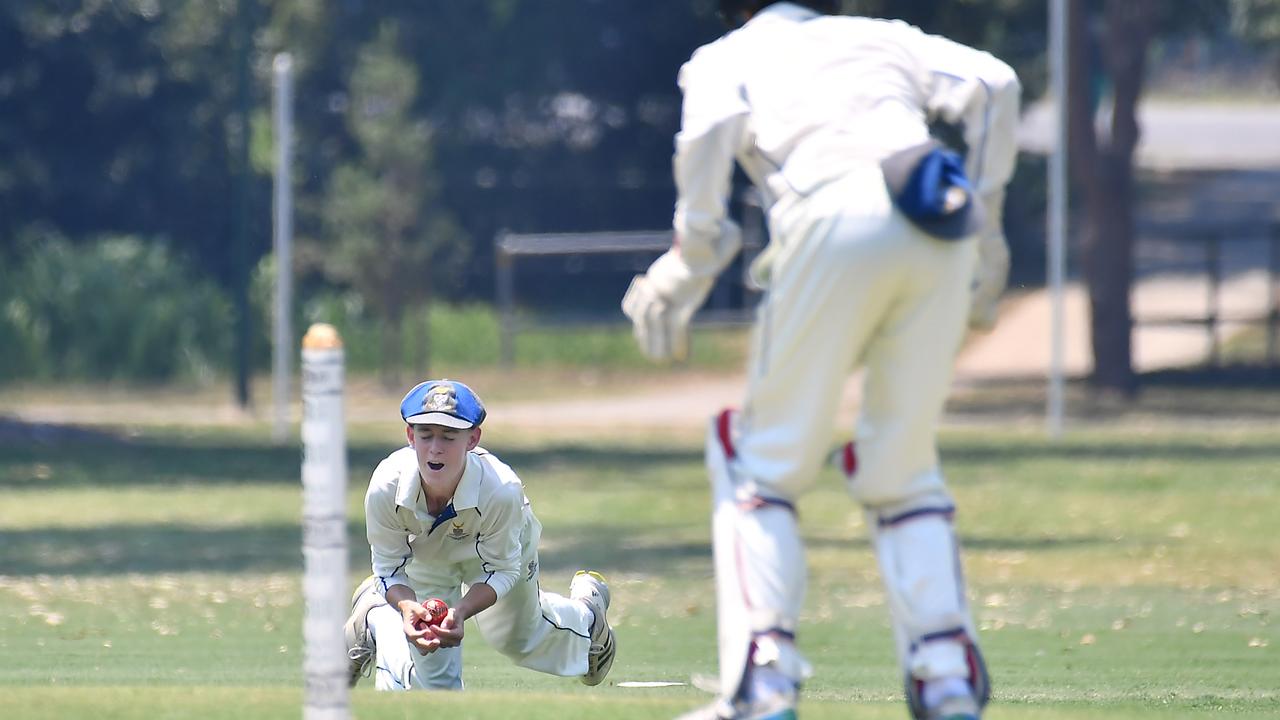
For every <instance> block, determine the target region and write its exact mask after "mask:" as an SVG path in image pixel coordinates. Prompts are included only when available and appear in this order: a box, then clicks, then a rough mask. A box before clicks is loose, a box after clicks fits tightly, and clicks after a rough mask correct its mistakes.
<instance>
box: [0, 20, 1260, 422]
mask: <svg viewBox="0 0 1280 720" xmlns="http://www.w3.org/2000/svg"><path fill="white" fill-rule="evenodd" d="M1070 5H1071V29H1070V35H1071V40H1070V43H1069V44H1070V47H1071V48H1072V49H1073V54H1072V59H1071V65H1072V70H1073V75H1072V77H1073V81H1072V86H1071V88H1070V92H1069V105H1070V108H1069V116H1070V118H1071V126H1070V137H1071V146H1070V159H1071V168H1070V169H1071V178H1072V191H1071V195H1070V197H1071V206H1070V207H1071V212H1070V215H1071V224H1070V229H1069V232H1068V234H1067V237H1068V254H1067V257H1068V280H1069V284H1068V286H1067V290H1066V300H1065V302H1066V306H1065V307H1066V312H1067V330H1068V332H1067V342H1066V370H1067V372H1068V373H1069V377H1070V378H1071V379H1072V380H1073V381H1075V380H1078V381H1081V388H1082V392H1084V393H1085V395H1082V396H1081V397H1084V398H1094V397H1101V396H1104V395H1105V396H1110V397H1116V398H1120V399H1121V402H1124V401H1127V400H1132V399H1135V398H1137V397H1138V396H1139V390H1140V388H1142V387H1143V385H1144V379H1145V381H1146V384H1147V385H1148V386H1150V385H1152V384H1153V383H1156V382H1158V381H1160V379H1161V378H1164V379H1169V378H1170V377H1173V375H1178V376H1179V377H1187V376H1190V375H1194V376H1195V377H1197V378H1202V377H1203V376H1204V375H1205V372H1206V371H1208V372H1209V373H1210V374H1211V375H1213V376H1215V377H1217V378H1219V379H1221V378H1224V377H1228V376H1230V377H1233V378H1244V379H1245V381H1246V382H1248V383H1273V382H1275V379H1276V373H1275V369H1276V364H1277V350H1276V327H1277V304H1278V301H1277V290H1276V272H1277V270H1276V268H1277V265H1280V258H1278V257H1277V255H1278V254H1280V248H1277V243H1280V240H1277V235H1276V233H1275V230H1274V227H1273V222H1274V220H1275V218H1276V210H1275V204H1276V203H1275V198H1276V197H1277V192H1278V191H1280V50H1278V49H1277V40H1278V39H1280V2H1273V1H1271V0H1170V1H1168V2H1154V1H1146V2H1131V3H1120V2H1101V1H1095V2H1074V3H1071V4H1070ZM714 10H715V3H714V2H713V0H690V1H689V2H664V3H622V2H607V1H604V0H594V1H592V0H574V1H573V2H569V1H568V0H541V1H539V2H531V1H527V0H526V1H522V0H475V1H473V2H461V3H459V2H428V3H377V2H370V1H367V0H334V1H333V2H326V3H318V2H312V1H308V0H279V1H275V2H262V1H261V0H219V1H217V2H209V1H205V0H166V1H165V2H160V1H159V0H115V1H107V0H45V1H42V2H6V3H3V5H0V396H8V397H9V398H10V403H9V405H10V406H11V407H10V409H11V413H10V414H11V415H12V414H13V412H12V411H14V410H15V408H16V407H17V405H21V404H23V403H21V402H19V400H23V399H24V398H25V399H26V400H24V402H26V401H28V400H31V398H32V396H31V395H30V394H28V393H30V392H33V391H34V392H37V393H43V395H42V397H46V398H47V397H50V396H49V394H48V393H50V392H53V393H55V394H56V392H58V391H59V390H65V389H66V388H68V387H70V386H73V385H76V384H85V383H89V384H92V385H93V386H94V387H95V388H96V390H95V392H98V393H106V392H108V390H107V388H133V389H138V388H155V387H158V386H170V387H182V388H184V389H186V390H191V389H197V390H205V391H209V392H210V393H212V394H211V395H210V397H217V398H219V400H220V401H222V400H225V401H226V402H228V403H231V404H234V405H235V406H236V407H238V408H240V409H241V411H248V412H250V413H253V412H255V411H261V409H262V408H263V407H264V406H265V404H266V403H267V401H268V393H267V392H266V391H265V390H264V388H263V387H262V386H261V385H262V382H263V379H264V378H265V377H266V376H267V375H268V373H269V372H270V369H271V356H272V333H271V328H272V314H271V313H272V306H271V303H272V288H273V283H274V282H275V277H276V269H275V254H274V253H273V251H272V228H273V221H272V197H273V195H272V178H273V173H274V172H275V169H276V166H275V157H276V148H275V142H276V138H275V137H274V135H275V133H274V132H273V124H272V88H273V82H272V67H273V63H274V62H275V58H276V57H277V55H278V54H280V53H286V52H287V53H288V54H289V55H290V57H291V59H292V68H293V82H294V96H293V102H292V110H293V123H292V128H293V133H294V142H293V144H292V147H291V151H292V157H293V162H292V166H291V167H292V176H291V177H292V180H291V190H292V192H293V198H294V205H293V213H292V219H293V228H294V242H295V249H294V251H293V253H292V258H291V272H292V277H293V278H294V284H293V289H292V305H291V307H292V310H291V313H292V316H293V317H292V318H291V320H292V322H291V328H292V334H293V338H292V343H291V344H292V347H294V348H296V346H297V340H298V339H299V338H300V337H301V334H302V333H303V332H304V331H305V329H306V326H307V325H308V324H309V323H311V322H314V321H327V322H331V323H334V324H335V325H336V326H337V327H338V328H339V330H340V331H341V333H342V334H343V336H344V338H345V339H346V341H347V360H348V363H349V370H350V372H351V373H353V375H356V376H361V377H368V378H373V379H374V380H376V382H375V385H377V386H380V387H385V388H388V389H399V388H400V387H401V386H403V385H405V384H406V383H407V382H410V381H412V380H413V379H414V378H416V377H418V376H421V375H428V374H432V373H440V372H457V371H459V370H465V371H469V372H477V371H486V370H489V369H492V370H494V371H495V372H501V371H502V370H503V369H504V368H505V369H506V370H510V369H512V368H537V367H544V368H545V367H560V368H566V367H567V368H585V369H587V370H592V369H594V371H596V372H607V371H608V370H610V369H613V368H618V367H623V368H626V367H634V368H638V367H642V365H643V364H642V362H641V361H640V359H639V356H638V354H637V353H636V352H635V351H634V350H633V349H632V348H631V347H630V341H629V339H628V337H627V329H626V327H625V325H624V318H623V317H622V315H621V314H620V312H618V310H617V303H618V299H619V297H620V296H621V293H622V291H623V290H624V289H625V287H626V282H627V280H628V279H629V277H630V275H631V274H632V273H633V272H635V271H636V270H638V269H642V268H643V267H645V266H646V265H647V263H648V262H649V261H650V260H651V259H652V258H653V257H654V256H655V255H656V254H657V250H656V249H655V248H654V247H652V246H651V245H652V243H650V244H649V245H645V244H644V243H640V244H638V245H635V246H634V247H633V249H632V251H630V252H622V251H612V252H601V251H600V247H599V245H600V242H603V241H601V240H600V238H595V241H600V242H597V243H596V245H593V238H591V237H587V238H578V239H577V241H576V244H575V242H569V243H568V244H567V245H564V246H563V247H561V249H559V250H555V251H552V252H549V253H535V254H531V255H528V254H526V255H512V256H509V257H506V258H501V257H499V256H500V255H502V254H503V253H502V252H500V251H499V250H498V249H497V248H499V246H500V245H499V244H500V242H501V237H502V236H503V235H502V234H503V233H516V234H545V233H575V232H576V233H581V232H591V233H604V232H619V231H659V232H660V231H664V230H665V229H667V228H669V224H670V215H671V210H672V205H673V199H674V188H673V184H672V180H671V173H670V158H671V150H672V136H673V134H674V133H675V131H676V130H677V127H678V122H679V102H680V97H679V93H678V90H677V88H676V85H675V76H676V72H677V70H678V68H679V66H680V64H681V63H682V62H683V61H684V60H685V59H687V58H688V56H689V54H690V53H691V52H692V50H693V49H694V48H696V47H697V46H698V45H699V44H701V43H704V42H707V41H709V40H711V39H714V38H715V37H716V36H717V35H718V34H719V33H720V32H721V28H720V26H719V23H718V20H717V18H716V17H715V12H714ZM844 10H845V11H847V12H860V13H867V14H873V15H879V16H887V17H899V18H902V19H905V20H907V21H908V22H911V23H915V24H918V25H919V26H921V27H922V28H924V29H925V30H927V31H930V32H937V33H942V34H945V35H949V36H951V37H954V38H956V39H958V40H960V41H963V42H966V43H970V44H973V45H976V46H978V47H981V48H984V49H987V50H990V51H991V52H993V53H995V54H996V55H998V56H1000V57H1002V58H1004V59H1006V60H1007V61H1009V62H1010V63H1011V64H1012V65H1014V67H1015V68H1016V69H1017V70H1018V71H1019V73H1020V75H1021V77H1022V79H1023V82H1024V86H1025V98H1024V106H1025V116H1026V117H1025V122H1024V127H1023V138H1022V143H1023V146H1024V150H1025V152H1023V153H1022V155H1021V156H1020V159H1019V166H1018V170H1017V175H1016V178H1015V181H1014V183H1013V184H1012V186H1011V190H1010V195H1011V196H1010V199H1009V203H1008V212H1007V217H1006V225H1007V228H1006V229H1007V234H1008V239H1009V242H1010V244H1011V246H1012V249H1013V274H1012V283H1011V288H1010V293H1009V296H1008V297H1007V298H1006V302H1005V307H1004V310H1003V318H1004V319H1003V320H1002V322H1001V325H1000V328H999V329H998V330H997V331H996V332H995V333H993V334H992V335H991V336H989V337H984V338H975V339H974V340H973V342H971V343H970V345H969V347H968V348H967V349H966V353H965V355H964V357H963V358H962V361H961V378H962V379H964V378H968V379H971V380H973V381H975V382H978V381H981V382H989V381H992V380H995V379H1004V380H1010V381H1012V380H1020V381H1028V380H1034V379H1036V378H1043V376H1044V373H1045V372H1046V368H1047V367H1048V362H1049V359H1048V352H1049V351H1048V337H1047V335H1046V333H1047V329H1046V328H1047V322H1048V320H1047V318H1048V301H1047V299H1046V297H1047V296H1046V294H1045V293H1044V279H1045V264H1046V260H1045V235H1046V233H1045V204H1046V201H1045V194H1046V189H1045V188H1046V182H1045V175H1046V173H1045V164H1046V161H1045V155H1046V153H1047V152H1049V151H1050V150H1051V148H1052V144H1053V137H1054V131H1053V112H1052V104H1051V103H1046V102H1045V101H1044V100H1043V98H1044V96H1045V89H1046V84H1047V78H1046V74H1047V67H1048V65H1047V63H1048V57H1047V47H1048V40H1047V3H1045V2H1041V1H1040V0H967V1H966V2H950V1H947V2H944V1H936V2H924V1H921V2H912V3H900V2H898V3H895V2H888V0H880V1H876V0H846V1H845V2H844ZM741 181H742V178H739V185H740V186H741V188H742V189H743V190H745V183H742V182H741ZM751 210H752V208H751V207H750V196H749V195H748V194H739V195H737V196H736V200H735V204H734V208H733V211H734V213H735V214H736V215H738V216H739V217H740V218H741V219H742V220H743V221H744V223H746V224H748V225H752V224H753V222H754V220H753V218H754V216H753V215H752V214H751ZM605 244H607V243H605ZM626 247H628V246H626V245H624V246H623V248H622V249H626ZM504 261H505V262H506V267H505V269H502V270H500V269H499V266H500V265H501V264H502V263H503V262H504ZM501 272H505V273H507V277H506V278H505V280H504V278H503V277H501V275H500V273H501ZM504 283H505V284H504ZM504 288H505V289H504ZM504 294H505V296H504ZM754 299H755V296H754V295H753V294H752V293H751V292H750V291H749V290H747V289H746V288H744V287H743V283H742V278H741V274H740V273H737V272H728V273H726V274H725V277H724V278H723V279H722V281H721V287H720V288H719V290H718V291H717V292H716V294H715V295H713V298H712V301H711V303H710V308H709V311H708V314H707V315H706V316H707V317H708V318H709V319H712V318H714V319H716V320H718V321H727V322H715V323H711V322H708V327H713V328H714V327H721V328H723V327H727V328H728V330H726V331H724V332H722V333H717V331H715V330H708V331H707V332H705V333H702V334H700V337H699V340H698V342H699V348H698V350H697V352H696V357H695V359H694V360H693V361H692V364H691V367H692V368H695V369H697V368H704V369H706V368H713V369H718V370H723V369H734V370H736V368H738V367H739V365H740V361H741V357H742V350H741V348H742V342H741V339H740V337H739V336H740V334H741V332H740V330H737V331H735V330H734V329H733V328H734V327H735V322H740V321H741V320H743V319H744V318H745V317H746V315H745V314H744V313H745V311H746V309H747V308H749V307H750V305H751V303H752V302H753V301H754ZM717 311H721V312H719V314H716V313H717ZM517 333H519V334H518V336H517ZM295 355H296V353H295ZM1161 373H1163V374H1161ZM571 377H574V376H572V375H571ZM1033 384H1034V383H1033ZM33 389H34V390H33ZM27 404H28V405H29V404H30V403H27ZM4 409H5V405H3V404H0V411H2V410H4ZM50 412H51V414H52V415H57V413H56V412H52V411H50ZM36 415H39V413H36Z"/></svg>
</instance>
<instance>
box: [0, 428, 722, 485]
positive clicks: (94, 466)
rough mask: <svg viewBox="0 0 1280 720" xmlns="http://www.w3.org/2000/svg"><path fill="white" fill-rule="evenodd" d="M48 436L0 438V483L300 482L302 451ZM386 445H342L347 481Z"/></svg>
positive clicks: (684, 457) (557, 461)
mask: <svg viewBox="0 0 1280 720" xmlns="http://www.w3.org/2000/svg"><path fill="white" fill-rule="evenodd" d="M74 437H75V439H74V440H65V441H59V442H52V443H43V442H18V441H14V440H13V439H11V438H10V439H6V438H3V437H0V489H4V488H23V489H39V490H51V489H56V488H63V487H80V486H88V485H93V486H99V487H102V486H107V487H110V486H123V485H131V486H147V485H168V484H173V483H187V484H200V485H223V484H226V485H234V484H241V483H255V484H262V483H268V484H280V485H287V484H300V476H301V450H300V448H298V447H296V446H292V447H290V446H285V447H277V446H270V445H262V444H255V443H253V442H244V443H228V442H225V441H221V442H217V443H210V442H208V441H202V440H200V439H198V438H192V439H187V438H181V437H173V438H169V437H163V438H142V439H128V440H124V439H119V438H114V437H112V436H108V435H103V434H96V435H76V436H74ZM395 449H396V448H395V446H391V445H376V446H375V445H352V446H351V447H350V448H349V449H348V452H347V462H348V467H349V468H350V469H351V477H352V480H351V482H353V483H358V484H361V485H363V484H364V483H365V482H367V479H368V477H369V474H370V473H372V472H373V469H374V467H376V466H377V464H378V463H379V462H380V461H381V460H382V459H383V458H384V457H386V456H387V455H388V454H389V453H391V452H392V451H394V450H395ZM500 456H501V457H502V459H503V460H504V461H505V462H507V463H509V464H511V466H512V467H514V468H516V469H517V471H518V472H520V473H521V474H525V473H534V472H537V471H539V470H542V469H544V468H551V467H556V466H564V465H570V466H574V467H579V466H580V467H606V466H607V467H611V468H617V469H621V470H626V469H630V468H635V469H639V468H645V469H649V470H652V469H653V468H654V467H661V466H665V465H672V464H684V463H690V462H695V463H701V461H702V454H701V452H698V451H694V450H679V449H676V450H673V449H670V448H666V447H654V448H652V449H646V448H637V447H621V446H610V445H597V446H585V445H576V444H574V445H556V446H550V447H547V448H544V449H537V450H527V449H525V450H513V451H503V452H501V453H500Z"/></svg>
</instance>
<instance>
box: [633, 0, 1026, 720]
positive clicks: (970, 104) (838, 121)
mask: <svg viewBox="0 0 1280 720" xmlns="http://www.w3.org/2000/svg"><path fill="white" fill-rule="evenodd" d="M834 6H835V2H833V1H827V2H822V1H818V0H814V1H811V2H771V1H770V0H720V10H721V14H722V16H723V17H724V18H725V19H726V20H727V21H728V23H729V25H730V27H736V29H734V30H732V31H730V32H729V33H728V34H726V35H725V36H723V37H721V38H720V39H719V40H717V41H715V42H712V43H710V44H708V45H706V46H703V47H702V48H699V49H698V51H697V52H695V53H694V55H693V57H692V58H691V59H690V60H689V61H688V62H687V63H685V65H684V66H683V67H682V68H681V70H680V75H679V85H680V87H681V89H682V91H683V93H684V101H683V113H682V119H681V129H680V133H679V134H678V135H677V136H676V151H675V159H674V172H675V181H676V186H677V190H678V193H679V197H678V199H677V202H676V210H675V218H674V227H675V243H674V244H673V247H672V248H671V249H670V250H669V251H668V252H666V253H665V254H664V255H662V256H661V257H660V258H658V259H657V260H656V261H655V262H654V263H653V265H652V266H650V267H649V269H648V271H647V272H646V273H645V274H644V275H639V276H637V277H636V278H635V280H634V281H633V282H632V284H631V287H630V288H629V289H628V291H627V294H626V296H625V298H624V299H623V303H622V306H623V311H624V312H625V313H626V314H627V316H628V317H630V318H631V320H632V322H633V323H634V330H635V335H636V338H637V340H638V341H639V343H640V346H641V348H642V350H643V351H644V352H645V353H646V354H647V355H648V356H650V357H651V358H654V359H659V360H663V359H671V358H674V359H680V358H682V357H683V356H684V355H685V353H686V351H687V343H688V339H687V338H688V336H687V333H688V323H689V319H690V317H691V316H692V315H693V313H694V311H695V310H696V309H697V308H698V307H699V306H700V305H701V304H702V302H703V300H704V299H705V298H706V296H707V293H708V292H709V290H710V289H711V286H712V284H713V282H714V279H715V277H716V276H717V275H718V274H719V273H720V272H721V271H722V270H723V269H724V267H725V266H726V265H727V264H728V263H729V261H730V260H731V259H732V258H733V256H734V255H735V254H736V253H737V251H738V250H739V248H740V244H741V241H740V235H739V230H738V228H737V226H735V225H734V224H733V223H732V222H731V221H730V220H729V219H728V217H727V211H726V203H727V200H728V197H729V194H730V188H731V178H732V173H733V163H734V160H735V159H736V160H737V162H738V164H739V165H740V166H741V167H742V169H743V170H744V171H745V173H746V175H747V176H748V177H749V178H750V179H751V180H752V182H753V183H754V184H755V185H756V186H757V187H758V188H759V190H760V192H761V194H762V196H763V199H764V207H765V208H766V212H767V218H768V224H769V231H770V238H771V241H770V243H769V246H768V247H767V248H766V249H765V251H764V252H763V253H762V254H761V255H760V256H759V257H758V258H757V260H756V261H755V262H754V263H753V265H752V267H751V275H752V279H753V281H754V282H755V283H756V284H758V285H759V286H760V287H761V288H763V289H764V290H765V291H766V294H765V296H764V298H763V300H762V302H761V305H760V307H759V310H758V317H757V322H756V325H755V328H754V337H753V343H752V347H751V354H750V360H749V365H748V386H747V390H746V397H745V401H744V405H743V408H742V410H741V412H732V411H727V410H726V411H725V412H724V413H722V414H721V415H719V416H718V417H717V418H715V419H714V420H713V421H712V423H711V426H710V429H709V434H708V440H707V450H706V453H707V467H708V470H709V473H710V476H711V485H712V503H713V509H712V514H713V518H712V528H713V529H712V533H713V545H714V549H715V567H716V583H717V606H718V607H717V614H718V617H717V621H718V635H719V663H720V693H721V695H720V697H719V699H718V700H717V701H716V702H715V703H713V704H712V705H711V706H710V707H707V708H704V709H702V710H699V711H696V712H695V713H693V714H691V715H689V716H687V717H689V718H778V719H784V718H794V717H795V716H796V710H795V707H796V702H797V697H798V691H799V688H800V685H801V683H802V682H803V681H804V680H805V679H806V677H808V676H809V675H810V672H811V670H810V666H809V664H808V662H806V660H805V658H804V657H803V656H802V655H801V653H800V652H799V650H798V649H797V647H796V642H795V638H796V631H797V620H798V617H799V614H800V608H801V606H802V603H803V598H804V588H805V582H806V577H805V572H806V571H805V564H804V557H803V556H804V547H803V545H802V542H801V540H800V534H799V531H798V527H797V518H796V515H795V505H794V503H795V500H796V498H797V497H798V496H799V495H800V494H801V493H802V492H803V491H805V490H806V489H807V488H808V487H809V486H810V485H811V483H812V482H813V479H814V477H815V475H816V474H817V472H818V470H819V468H820V465H821V464H822V463H823V462H824V458H826V457H829V452H828V448H829V443H830V438H831V436H832V433H831V429H832V428H831V425H832V420H833V419H834V417H835V415H836V411H837V409H838V407H837V405H838V401H839V398H840V397H841V389H842V387H843V384H844V382H845V380H846V376H847V375H848V374H849V373H850V372H851V371H852V370H853V369H854V368H855V367H858V366H862V367H864V368H865V370H866V374H865V387H864V391H863V394H862V397H863V401H862V407H861V414H860V417H859V419H858V423H857V428H856V433H855V436H856V438H857V440H856V449H855V446H854V445H852V444H851V445H850V446H848V447H846V448H845V449H844V450H843V451H842V452H841V453H839V454H838V457H839V459H840V460H841V465H842V467H843V469H844V471H845V474H846V476H847V479H848V489H849V492H850V494H851V495H852V497H853V498H854V499H855V500H856V501H857V502H859V503H860V504H861V505H862V506H863V508H864V509H865V513H866V517H867V525H868V527H869V529H870V532H871V536H872V538H871V539H872V546H873V547H874V549H875V553H876V555H877V558H878V560H879V566H880V570H881V575H882V579H883V582H884V586H885V590H886V593H887V597H888V605H889V608H890V611H891V613H892V625H893V628H894V633H895V636H896V639H897V649H898V655H899V661H900V663H901V668H902V672H903V676H904V678H905V685H906V694H907V700H908V704H909V706H910V711H911V713H912V715H913V716H914V717H915V718H917V719H919V720H940V719H944V718H945V719H946V720H976V718H978V717H979V716H980V714H981V712H982V708H983V706H984V705H985V704H986V702H987V699H988V697H989V682H988V678H987V674H986V669H985V668H984V666H983V662H982V657H981V654H980V653H979V651H978V645H977V637H976V634H975V629H974V624H973V621H972V616H971V614H970V611H969V608H968V606H967V602H966V588H965V583H964V580H963V577H962V575H961V571H960V563H959V557H958V547H957V542H956V535H955V532H954V530H953V525H952V516H953V514H954V512H955V506H954V503H953V501H952V498H951V495H950V494H949V493H948V491H947V489H946V486H945V484H944V482H943V475H942V472H941V470H940V468H939V464H938V454H937V450H936V440H935V435H936V431H937V425H938V422H939V419H940V416H941V413H942V408H943V404H944V402H945V399H946V395H947V392H948V388H949V385H950V381H951V374H952V365H953V361H954V358H955V355H956V352H957V350H958V348H959V345H960V342H961V340H962V338H963V336H964V335H965V332H966V326H967V325H971V326H975V327H979V328H983V327H987V326H989V325H991V324H992V323H993V322H994V318H995V302H996V299H997V297H998V295H999V294H1000V292H1001V291H1002V290H1003V288H1004V284H1005V281H1006V275H1007V270H1008V251H1007V248H1006V246H1005V242H1004V236H1003V233H1002V230H1001V223H1000V221H1001V208H1002V205H1003V201H1004V194H1005V184H1006V183H1007V181H1008V179H1009V177H1010V175H1011V174H1012V171H1013V165H1014V160H1015V155H1016V145H1015V137H1014V135H1015V128H1016V125H1017V118H1018V102H1019V93H1020V88H1019V84H1018V80H1017V77H1016V76H1015V74H1014V72H1013V71H1012V70H1011V69H1010V68H1009V67H1008V66H1007V65H1006V64H1005V63H1003V62H1001V61H999V60H997V59H996V58H994V57H992V56H991V55H989V54H987V53H984V52H980V51H977V50H974V49H972V48H969V47H966V46H963V45H960V44H957V43H955V42H952V41H950V40H947V39H945V38H942V37H937V36H930V35H926V34H925V33H923V32H921V31H920V30H919V29H917V28H914V27H911V26H909V25H906V24H903V23H900V22H889V21H883V20H874V19H869V18H861V17H839V16H831V15H829V13H830V12H831V11H832V10H833V9H834ZM934 121H942V122H947V123H952V124H955V125H957V126H960V127H961V128H962V133H963V137H964V140H965V142H966V144H967V146H968V152H967V157H963V158H962V157H961V156H960V155H958V154H956V153H954V152H952V151H950V150H948V149H947V148H945V147H944V146H942V145H941V144H940V143H938V142H936V141H934V140H932V139H931V136H930V123H932V122H934Z"/></svg>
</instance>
